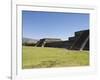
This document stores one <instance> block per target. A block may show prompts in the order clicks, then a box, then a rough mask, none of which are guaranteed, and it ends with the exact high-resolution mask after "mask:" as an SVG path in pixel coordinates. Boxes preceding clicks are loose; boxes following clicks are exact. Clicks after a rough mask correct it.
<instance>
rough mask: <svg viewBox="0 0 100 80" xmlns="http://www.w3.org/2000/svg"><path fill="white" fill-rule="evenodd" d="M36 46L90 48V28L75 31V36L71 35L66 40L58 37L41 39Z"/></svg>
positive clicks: (74, 48) (73, 48)
mask: <svg viewBox="0 0 100 80" xmlns="http://www.w3.org/2000/svg"><path fill="white" fill-rule="evenodd" d="M36 46H37V47H54V48H66V49H71V50H89V30H82V31H77V32H75V36H73V37H69V39H68V40H66V41H62V40H61V39H57V38H44V39H40V40H39V41H38V42H37V44H36Z"/></svg>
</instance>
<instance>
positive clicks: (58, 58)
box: [22, 46, 89, 69]
mask: <svg viewBox="0 0 100 80" xmlns="http://www.w3.org/2000/svg"><path fill="white" fill-rule="evenodd" d="M22 59H23V60H22V63H23V64H22V68H23V69H29V68H47V67H69V66H70V67H71V66H88V65H89V51H75V50H67V49H62V48H46V47H44V48H42V47H25V46H24V47H23V56H22Z"/></svg>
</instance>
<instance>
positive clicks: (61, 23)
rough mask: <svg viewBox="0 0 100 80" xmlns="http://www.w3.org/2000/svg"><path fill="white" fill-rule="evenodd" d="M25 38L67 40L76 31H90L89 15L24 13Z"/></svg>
mask: <svg viewBox="0 0 100 80" xmlns="http://www.w3.org/2000/svg"><path fill="white" fill-rule="evenodd" d="M22 25H23V37H25V38H33V39H41V38H61V39H62V40H67V39H68V37H71V36H74V32H75V31H79V30H85V29H89V14H87V13H61V12H40V11H22Z"/></svg>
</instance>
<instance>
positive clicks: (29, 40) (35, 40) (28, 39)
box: [22, 38, 38, 43]
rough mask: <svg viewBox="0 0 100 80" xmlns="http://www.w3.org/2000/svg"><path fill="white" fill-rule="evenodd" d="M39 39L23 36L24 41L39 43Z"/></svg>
mask: <svg viewBox="0 0 100 80" xmlns="http://www.w3.org/2000/svg"><path fill="white" fill-rule="evenodd" d="M37 41H38V40H37V39H31V38H23V39H22V43H37Z"/></svg>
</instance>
